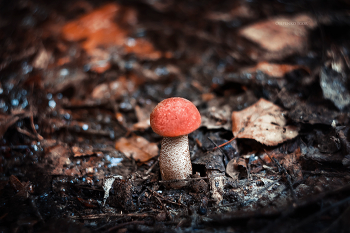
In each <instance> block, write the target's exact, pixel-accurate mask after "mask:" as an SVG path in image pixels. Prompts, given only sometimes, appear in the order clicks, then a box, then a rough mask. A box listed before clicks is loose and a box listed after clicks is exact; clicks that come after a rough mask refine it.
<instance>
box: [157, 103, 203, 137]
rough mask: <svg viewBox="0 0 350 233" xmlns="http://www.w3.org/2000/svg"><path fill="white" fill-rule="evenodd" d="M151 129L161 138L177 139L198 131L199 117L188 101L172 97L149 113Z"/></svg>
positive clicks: (196, 110)
mask: <svg viewBox="0 0 350 233" xmlns="http://www.w3.org/2000/svg"><path fill="white" fill-rule="evenodd" d="M150 120H151V127H152V129H153V131H154V132H156V133H157V134H159V135H161V136H163V137H178V136H182V135H186V134H189V133H191V132H193V131H195V130H196V129H198V127H199V125H200V124H201V115H200V114H199V112H198V109H197V108H196V106H195V105H194V104H193V103H192V102H191V101H189V100H187V99H184V98H180V97H173V98H169V99H165V100H163V101H162V102H160V103H159V104H158V105H157V106H156V107H155V108H154V109H153V112H152V113H151V119H150Z"/></svg>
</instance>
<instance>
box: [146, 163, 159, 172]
mask: <svg viewBox="0 0 350 233" xmlns="http://www.w3.org/2000/svg"><path fill="white" fill-rule="evenodd" d="M158 162H159V161H158V160H156V161H155V162H154V164H152V166H151V167H150V168H149V169H148V170H147V171H146V173H145V175H148V174H149V173H150V172H151V171H152V170H153V168H154V167H155V166H156V165H157V164H158Z"/></svg>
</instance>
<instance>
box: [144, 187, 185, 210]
mask: <svg viewBox="0 0 350 233" xmlns="http://www.w3.org/2000/svg"><path fill="white" fill-rule="evenodd" d="M147 189H148V190H149V191H150V192H151V193H152V194H153V195H154V196H158V197H160V198H162V200H164V201H165V202H168V203H171V204H174V205H178V206H184V207H186V206H185V205H184V204H181V203H177V202H173V201H170V200H168V199H166V198H164V197H163V196H162V195H160V194H159V193H157V192H155V191H153V190H152V189H149V188H147Z"/></svg>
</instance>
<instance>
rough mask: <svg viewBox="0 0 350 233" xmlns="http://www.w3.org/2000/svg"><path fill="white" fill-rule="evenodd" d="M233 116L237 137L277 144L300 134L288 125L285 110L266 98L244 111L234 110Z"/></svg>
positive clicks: (270, 144)
mask: <svg viewBox="0 0 350 233" xmlns="http://www.w3.org/2000/svg"><path fill="white" fill-rule="evenodd" d="M231 117H232V132H233V135H235V137H237V138H250V139H255V140H256V141H258V142H260V143H263V144H265V145H268V146H275V145H277V144H279V143H282V142H284V141H286V140H289V139H292V138H295V137H296V136H297V135H298V129H297V128H296V127H294V126H286V119H285V117H284V115H283V110H282V109H281V108H280V107H278V106H277V105H274V104H273V103H271V102H269V101H267V100H265V99H260V100H259V101H258V102H256V103H255V104H254V105H252V106H250V107H248V108H246V109H244V110H242V111H237V112H236V111H235V112H232V116H231Z"/></svg>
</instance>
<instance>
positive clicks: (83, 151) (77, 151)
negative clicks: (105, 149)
mask: <svg viewBox="0 0 350 233" xmlns="http://www.w3.org/2000/svg"><path fill="white" fill-rule="evenodd" d="M90 147H91V148H81V147H78V146H73V147H72V151H73V153H74V157H81V156H90V155H94V154H96V155H97V156H100V155H101V156H102V155H103V153H102V152H100V151H98V152H94V151H93V148H92V146H90Z"/></svg>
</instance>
